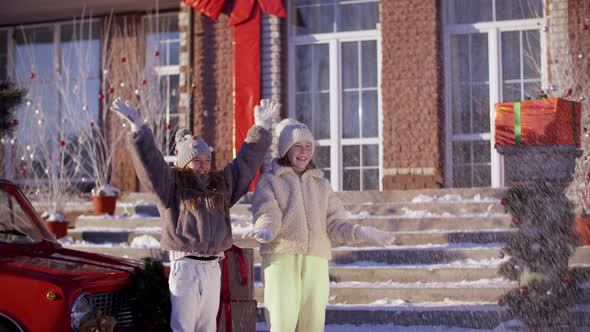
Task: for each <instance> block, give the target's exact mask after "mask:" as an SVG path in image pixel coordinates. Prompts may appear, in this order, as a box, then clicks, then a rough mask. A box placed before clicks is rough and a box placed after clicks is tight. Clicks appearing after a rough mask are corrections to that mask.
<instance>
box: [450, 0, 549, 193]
mask: <svg viewBox="0 0 590 332" xmlns="http://www.w3.org/2000/svg"><path fill="white" fill-rule="evenodd" d="M444 4H445V6H444V10H445V17H446V23H445V29H444V43H445V54H447V55H448V56H446V57H445V59H446V60H445V77H446V84H445V86H446V96H447V97H446V98H445V99H446V109H447V112H446V114H447V118H446V128H447V130H446V132H447V139H446V155H447V160H446V165H448V167H447V168H446V174H445V177H446V179H445V180H446V181H445V182H446V183H447V184H449V185H451V186H454V187H482V186H502V185H503V179H502V169H501V162H500V158H501V157H500V156H499V155H498V154H497V153H496V151H495V150H494V149H493V142H492V136H493V133H492V127H493V116H494V114H493V106H494V104H495V103H496V102H500V101H514V100H522V99H524V98H526V97H530V96H534V95H536V94H537V92H538V90H539V89H540V88H541V86H542V83H543V75H544V72H545V71H546V70H545V69H544V65H543V64H544V62H543V52H542V49H543V40H542V34H543V32H542V30H541V27H542V26H544V25H545V24H544V23H545V22H544V18H543V2H542V1H541V0H446V1H445V2H444Z"/></svg>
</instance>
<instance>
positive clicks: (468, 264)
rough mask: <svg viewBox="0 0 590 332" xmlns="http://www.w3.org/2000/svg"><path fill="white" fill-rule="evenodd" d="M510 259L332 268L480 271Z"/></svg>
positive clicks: (369, 262)
mask: <svg viewBox="0 0 590 332" xmlns="http://www.w3.org/2000/svg"><path fill="white" fill-rule="evenodd" d="M509 259H510V257H508V256H505V257H504V258H503V259H499V258H490V259H481V260H475V259H471V258H467V259H460V260H456V261H452V262H450V263H445V264H387V263H380V262H371V261H357V262H354V263H350V264H332V265H330V267H347V268H361V269H364V268H367V267H370V268H372V269H375V268H396V269H429V270H435V269H444V268H471V269H479V268H497V267H498V266H499V265H500V264H502V263H504V262H506V261H508V260H509Z"/></svg>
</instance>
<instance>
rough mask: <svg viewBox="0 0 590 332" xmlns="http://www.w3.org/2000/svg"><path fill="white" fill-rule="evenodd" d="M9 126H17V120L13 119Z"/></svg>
mask: <svg viewBox="0 0 590 332" xmlns="http://www.w3.org/2000/svg"><path fill="white" fill-rule="evenodd" d="M10 124H11V125H13V126H16V125H18V120H16V119H14V120H12V121H10Z"/></svg>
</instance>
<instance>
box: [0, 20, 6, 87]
mask: <svg viewBox="0 0 590 332" xmlns="http://www.w3.org/2000/svg"><path fill="white" fill-rule="evenodd" d="M7 41H8V32H6V31H0V80H6V79H7V78H8V72H7V68H6V61H7V57H8V55H7V53H6V47H7V44H6V43H7Z"/></svg>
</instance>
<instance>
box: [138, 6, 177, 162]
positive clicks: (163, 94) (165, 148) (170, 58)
mask: <svg viewBox="0 0 590 332" xmlns="http://www.w3.org/2000/svg"><path fill="white" fill-rule="evenodd" d="M144 26H145V31H146V50H145V51H146V66H145V69H146V71H148V72H147V73H146V77H149V78H151V79H150V82H149V84H153V85H154V86H155V88H156V89H157V91H154V92H156V93H155V94H156V95H157V96H158V98H160V100H159V101H156V102H155V103H156V104H157V105H152V106H151V107H160V108H161V109H162V110H163V112H162V114H161V119H159V121H160V122H159V123H158V124H155V127H156V128H159V130H158V131H159V133H158V134H157V135H156V136H157V137H156V138H157V139H158V141H159V143H160V144H161V145H162V152H163V153H164V154H165V155H168V156H173V155H174V132H175V131H176V129H178V123H179V118H178V117H179V115H178V98H179V91H178V86H179V78H180V67H179V61H180V58H179V53H180V33H179V31H178V14H177V13H174V14H170V15H154V16H148V17H146V18H145V20H144ZM151 98H154V94H152V96H151Z"/></svg>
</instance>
